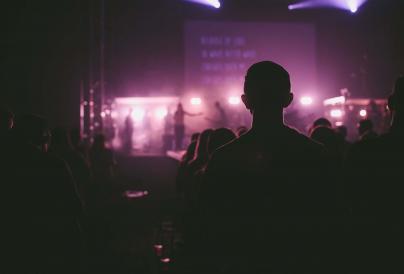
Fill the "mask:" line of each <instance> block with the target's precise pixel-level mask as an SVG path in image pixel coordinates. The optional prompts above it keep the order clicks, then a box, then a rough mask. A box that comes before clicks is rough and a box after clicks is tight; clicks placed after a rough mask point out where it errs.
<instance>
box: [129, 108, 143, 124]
mask: <svg viewBox="0 0 404 274" xmlns="http://www.w3.org/2000/svg"><path fill="white" fill-rule="evenodd" d="M145 114H146V112H145V110H144V109H141V108H135V109H133V111H132V119H133V120H135V121H136V122H140V121H142V120H143V118H144V116H145Z"/></svg>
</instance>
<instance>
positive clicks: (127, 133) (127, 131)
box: [123, 109, 133, 153]
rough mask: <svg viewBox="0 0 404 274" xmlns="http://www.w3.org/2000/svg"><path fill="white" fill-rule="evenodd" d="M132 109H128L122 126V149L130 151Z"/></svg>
mask: <svg viewBox="0 0 404 274" xmlns="http://www.w3.org/2000/svg"><path fill="white" fill-rule="evenodd" d="M132 112H133V110H132V109H129V113H128V115H127V116H126V118H125V123H124V128H123V142H124V144H123V148H124V151H125V152H127V153H130V152H131V151H132V136H133V119H132Z"/></svg>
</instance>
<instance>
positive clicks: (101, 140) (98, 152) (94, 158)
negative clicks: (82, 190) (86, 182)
mask: <svg viewBox="0 0 404 274" xmlns="http://www.w3.org/2000/svg"><path fill="white" fill-rule="evenodd" d="M89 156H90V163H91V170H92V173H93V176H94V181H95V183H96V184H98V185H100V184H110V183H111V182H112V181H113V179H114V168H115V165H116V162H115V157H114V154H113V152H112V150H110V149H108V148H107V147H106V144H105V136H104V135H102V134H98V135H96V136H95V137H94V142H93V145H92V146H91V149H90V153H89Z"/></svg>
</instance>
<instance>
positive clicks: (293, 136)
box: [286, 127, 325, 153]
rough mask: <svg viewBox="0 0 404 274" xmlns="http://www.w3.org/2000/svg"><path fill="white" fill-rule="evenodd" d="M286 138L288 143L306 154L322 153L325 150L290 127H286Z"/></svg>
mask: <svg viewBox="0 0 404 274" xmlns="http://www.w3.org/2000/svg"><path fill="white" fill-rule="evenodd" d="M286 131H287V135H288V136H287V137H288V140H289V143H290V144H291V145H293V146H295V147H298V148H299V149H302V150H305V151H307V152H309V151H311V152H318V153H323V152H324V151H325V148H324V146H323V145H322V144H320V143H318V142H316V141H315V140H313V139H311V138H309V137H307V136H306V135H304V134H303V133H300V132H299V131H298V130H296V129H294V128H290V127H286Z"/></svg>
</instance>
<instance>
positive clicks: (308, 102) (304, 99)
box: [300, 96, 313, 106]
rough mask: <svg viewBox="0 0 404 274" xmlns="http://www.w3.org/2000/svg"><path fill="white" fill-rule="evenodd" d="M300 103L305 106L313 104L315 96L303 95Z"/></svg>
mask: <svg viewBox="0 0 404 274" xmlns="http://www.w3.org/2000/svg"><path fill="white" fill-rule="evenodd" d="M300 104H302V105H303V106H310V105H312V104H313V98H312V97H310V96H303V97H301V98H300Z"/></svg>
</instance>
